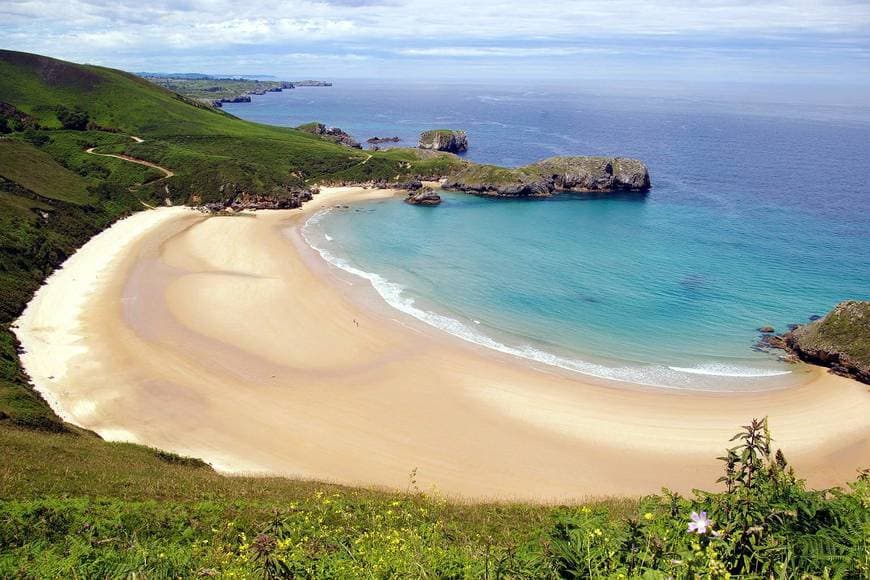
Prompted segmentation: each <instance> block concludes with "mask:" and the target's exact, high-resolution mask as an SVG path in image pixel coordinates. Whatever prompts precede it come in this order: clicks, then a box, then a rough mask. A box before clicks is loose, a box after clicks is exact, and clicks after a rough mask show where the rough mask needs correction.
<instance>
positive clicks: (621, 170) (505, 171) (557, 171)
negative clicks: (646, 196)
mask: <svg viewBox="0 0 870 580" xmlns="http://www.w3.org/2000/svg"><path fill="white" fill-rule="evenodd" d="M443 187H444V189H449V190H455V191H464V192H466V193H473V194H477V195H486V196H493V197H548V196H550V195H553V194H554V193H556V192H560V191H562V192H576V193H613V192H635V193H645V192H647V191H649V189H650V178H649V170H648V169H647V166H646V165H645V164H644V163H643V162H642V161H639V160H637V159H629V158H626V157H551V158H549V159H544V160H543V161H538V162H537V163H533V164H531V165H526V166H524V167H517V168H506V167H499V166H496V165H477V164H468V165H467V166H466V167H465V168H464V169H462V170H461V171H459V172H458V173H455V174H453V175H451V176H449V177H448V178H447V180H446V181H445V182H444V184H443Z"/></svg>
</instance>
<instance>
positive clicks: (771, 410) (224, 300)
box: [15, 188, 870, 501]
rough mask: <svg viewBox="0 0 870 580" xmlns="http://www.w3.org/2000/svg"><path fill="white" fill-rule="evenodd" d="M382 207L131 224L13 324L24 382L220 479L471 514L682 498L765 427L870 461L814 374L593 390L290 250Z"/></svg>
mask: <svg viewBox="0 0 870 580" xmlns="http://www.w3.org/2000/svg"><path fill="white" fill-rule="evenodd" d="M394 194H395V192H391V191H389V190H365V189H361V188H325V189H323V190H322V192H321V193H320V194H319V195H318V196H316V197H315V199H314V200H313V201H312V202H309V203H307V204H305V205H304V206H303V208H301V209H299V210H286V211H264V212H256V213H253V214H245V215H233V216H207V215H204V214H202V213H199V212H196V211H193V210H188V209H184V208H161V209H159V210H150V211H147V212H141V213H138V214H136V215H134V216H132V217H131V218H128V219H126V220H123V221H121V222H119V223H117V224H116V225H115V226H113V227H112V228H110V229H109V230H107V231H106V232H103V233H102V234H100V235H99V236H97V237H96V238H95V239H94V240H92V241H91V242H89V244H88V245H86V246H85V247H84V248H83V249H82V250H81V251H80V252H79V253H77V254H76V255H74V256H73V257H72V258H71V259H70V260H69V261H68V262H67V263H66V264H65V266H64V267H63V269H61V270H59V271H58V272H57V273H55V274H54V275H53V276H52V277H51V278H50V279H49V280H48V281H47V283H46V285H45V286H44V287H43V288H42V289H40V291H39V292H38V293H37V295H36V297H35V298H34V300H33V301H32V302H31V303H30V305H29V306H28V308H27V310H26V311H25V313H24V315H23V316H22V317H21V319H19V321H18V322H17V327H16V328H15V331H16V334H17V335H18V337H19V339H20V340H21V342H22V345H23V348H24V350H25V353H24V354H23V355H22V362H23V364H24V367H25V369H26V370H27V372H28V373H29V374H30V376H31V378H32V379H33V382H34V384H35V386H36V387H37V389H38V390H39V391H40V392H41V393H42V394H43V396H45V398H46V400H47V401H48V402H49V403H50V404H51V406H52V408H53V409H54V410H55V412H57V413H58V414H59V415H60V416H61V417H62V418H64V419H65V420H67V421H70V422H72V423H74V424H76V425H79V426H81V427H84V428H87V429H91V430H93V431H95V432H97V433H98V434H100V435H101V436H103V437H104V438H106V439H109V440H120V441H132V442H136V443H141V444H145V445H149V446H153V447H157V448H160V449H166V450H170V451H173V452H176V453H179V454H183V455H190V456H195V457H201V458H203V459H204V460H206V461H208V462H209V463H211V464H212V465H213V466H214V467H215V468H216V469H218V470H220V471H223V472H226V473H253V474H270V475H287V476H292V477H302V478H311V479H317V480H324V481H331V482H339V483H345V484H353V485H365V486H378V487H388V488H394V489H406V488H407V486H408V484H409V481H410V479H409V478H410V474H411V473H412V472H415V473H416V482H417V485H418V486H419V487H420V488H421V489H425V490H430V489H433V488H434V489H437V490H439V491H440V492H441V493H444V494H446V495H448V496H451V497H462V498H466V499H472V500H515V499H516V500H532V501H568V500H580V499H583V498H588V497H596V496H613V495H639V494H645V493H654V492H658V491H659V490H660V488H661V487H662V486H665V487H668V488H670V489H674V490H677V491H683V492H686V491H690V490H691V489H693V488H699V487H700V488H708V489H709V488H713V487H714V482H715V480H716V478H717V477H718V476H719V474H720V470H721V465H720V463H719V462H718V461H717V460H716V457H717V456H719V455H721V454H722V451H723V450H724V449H725V448H726V447H727V446H728V445H729V442H728V441H729V438H730V437H731V436H732V435H733V434H734V433H735V432H736V431H737V430H738V429H739V428H740V426H741V425H744V424H746V423H747V422H748V421H749V420H750V419H751V418H753V417H762V416H768V417H769V420H770V426H771V430H772V433H773V436H774V439H775V446H777V447H781V448H782V449H783V451H784V452H785V454H786V457H787V458H789V460H790V461H791V462H792V464H793V465H794V466H795V469H796V470H797V472H798V474H799V475H801V476H802V477H805V478H807V479H808V481H809V484H810V485H812V486H815V487H826V486H831V485H840V484H842V483H844V482H846V481H849V480H851V479H854V477H855V474H856V470H858V469H859V468H863V467H867V465H868V464H870V426H868V422H867V417H868V416H870V399H868V393H867V387H866V386H865V385H861V384H859V383H857V382H855V381H851V380H848V379H844V378H841V377H837V376H834V375H831V374H828V373H827V372H825V371H824V370H822V369H806V372H804V373H795V384H794V385H793V386H791V387H789V388H786V389H781V390H774V391H764V392H750V393H709V392H707V393H702V392H690V391H675V390H662V389H655V388H645V387H642V386H632V385H626V384H616V383H607V382H604V381H601V380H593V379H592V378H590V377H587V376H585V375H581V374H578V373H569V372H564V371H561V370H558V369H553V368H550V367H546V366H545V365H542V364H534V363H531V362H530V361H527V360H523V359H518V358H515V357H511V356H509V355H506V354H502V353H497V352H493V351H489V350H486V349H484V348H481V347H477V346H475V345H471V344H468V343H465V342H462V341H460V340H458V339H456V338H454V337H451V336H449V335H446V334H443V333H440V332H438V331H437V330H435V329H432V328H430V327H428V326H426V325H424V324H422V323H420V322H419V321H416V320H415V319H413V318H411V317H409V316H406V315H404V314H402V313H400V312H398V311H394V310H391V309H390V308H389V307H387V306H386V305H385V304H383V303H382V302H381V301H380V300H379V298H378V296H377V295H376V294H375V293H374V291H373V290H372V289H371V287H370V285H369V283H368V281H367V280H363V279H360V278H355V277H353V276H350V275H348V274H347V273H345V272H341V271H338V270H337V269H335V268H333V267H331V266H329V265H328V264H327V263H325V262H324V261H323V260H322V259H321V258H320V256H319V255H318V254H317V253H316V252H314V251H313V250H311V249H310V248H308V247H307V245H306V244H305V242H304V240H302V238H301V234H300V228H301V226H302V224H303V223H304V220H305V219H307V218H308V217H310V216H311V215H313V213H314V212H316V211H317V210H319V209H321V208H324V207H329V206H330V205H335V204H338V203H348V202H351V201H353V202H357V201H362V200H363V199H368V198H377V197H383V196H389V195H394ZM807 373H809V374H810V375H811V376H810V377H809V378H807V377H806V374H807ZM799 375H800V377H799V378H798V376H799Z"/></svg>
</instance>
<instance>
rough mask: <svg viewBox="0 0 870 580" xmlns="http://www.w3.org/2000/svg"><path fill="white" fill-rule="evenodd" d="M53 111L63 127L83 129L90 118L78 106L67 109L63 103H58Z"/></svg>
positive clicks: (74, 129) (76, 129) (75, 129)
mask: <svg viewBox="0 0 870 580" xmlns="http://www.w3.org/2000/svg"><path fill="white" fill-rule="evenodd" d="M54 112H55V115H57V120H58V121H60V126H61V127H63V128H64V129H71V130H73V131H84V130H85V129H87V127H88V121H89V120H90V119H89V118H88V114H87V113H86V112H85V111H83V110H82V109H80V108H78V107H76V108H74V109H68V108H66V107H64V106H63V105H58V106H57V107H56V108H55V110H54Z"/></svg>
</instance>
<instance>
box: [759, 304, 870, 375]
mask: <svg viewBox="0 0 870 580" xmlns="http://www.w3.org/2000/svg"><path fill="white" fill-rule="evenodd" d="M766 342H767V343H768V344H770V345H771V346H775V347H778V348H783V349H785V350H786V351H788V352H790V353H792V354H793V355H794V356H796V357H797V358H799V359H801V360H803V361H805V362H808V363H812V364H816V365H821V366H825V367H829V368H830V369H831V372H834V373H836V374H838V375H843V376H846V377H851V378H853V379H856V380H858V381H861V382H862V383H867V384H870V301H858V300H847V301H845V302H840V303H839V304H837V306H835V307H834V309H833V310H831V311H830V312H829V313H828V314H826V315H825V316H823V317H822V318H819V319H818V320H815V321H813V322H810V323H809V324H803V325H799V326H796V327H794V328H793V329H792V330H790V331H789V332H786V333H785V334H783V335H781V336H774V337H771V339H768V340H767V341H766Z"/></svg>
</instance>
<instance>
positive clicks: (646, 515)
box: [643, 512, 653, 521]
mask: <svg viewBox="0 0 870 580" xmlns="http://www.w3.org/2000/svg"><path fill="white" fill-rule="evenodd" d="M643 519H645V520H647V521H649V520H651V519H653V515H652V513H651V512H646V513H645V514H643Z"/></svg>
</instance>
